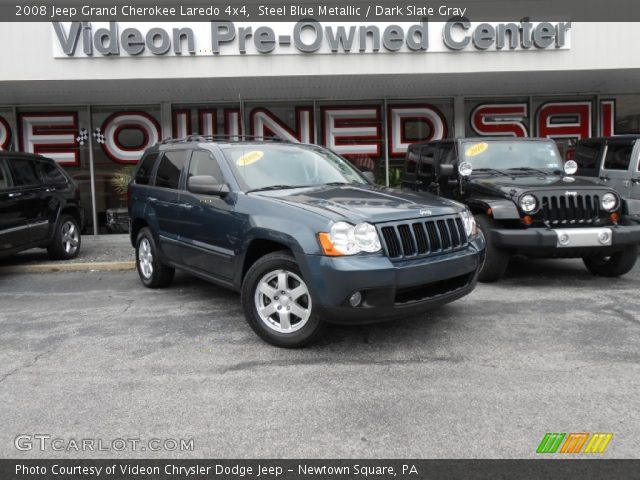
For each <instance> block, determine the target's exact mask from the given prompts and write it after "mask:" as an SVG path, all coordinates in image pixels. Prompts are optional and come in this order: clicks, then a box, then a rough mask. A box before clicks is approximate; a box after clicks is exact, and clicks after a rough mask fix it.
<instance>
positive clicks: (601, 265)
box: [582, 245, 638, 277]
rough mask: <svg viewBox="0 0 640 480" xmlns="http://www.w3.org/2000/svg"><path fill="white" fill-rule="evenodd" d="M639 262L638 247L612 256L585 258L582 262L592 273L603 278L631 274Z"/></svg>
mask: <svg viewBox="0 0 640 480" xmlns="http://www.w3.org/2000/svg"><path fill="white" fill-rule="evenodd" d="M637 260H638V245H631V246H629V247H627V248H626V249H624V250H622V251H620V252H616V253H613V254H611V255H605V254H601V253H599V254H596V255H591V256H589V257H584V258H583V259H582V261H583V262H584V264H585V266H586V267H587V269H589V271H590V272H591V273H593V274H594V275H599V276H601V277H619V276H620V275H624V274H625V273H627V272H629V271H630V270H631V269H632V268H633V266H634V265H635V264H636V261H637Z"/></svg>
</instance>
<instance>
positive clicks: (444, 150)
mask: <svg viewBox="0 0 640 480" xmlns="http://www.w3.org/2000/svg"><path fill="white" fill-rule="evenodd" d="M455 153H456V149H455V145H454V144H453V143H445V144H444V145H442V146H441V147H440V155H439V156H438V163H444V164H452V163H454V162H455V161H456V155H455Z"/></svg>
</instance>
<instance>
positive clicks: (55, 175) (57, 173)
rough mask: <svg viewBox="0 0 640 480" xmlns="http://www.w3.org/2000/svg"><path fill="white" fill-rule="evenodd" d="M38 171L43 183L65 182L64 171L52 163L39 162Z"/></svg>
mask: <svg viewBox="0 0 640 480" xmlns="http://www.w3.org/2000/svg"><path fill="white" fill-rule="evenodd" d="M40 171H41V172H42V180H44V182H45V183H56V184H57V183H67V178H66V177H65V176H64V173H62V170H61V169H60V167H58V166H57V165H56V164H54V163H49V162H40Z"/></svg>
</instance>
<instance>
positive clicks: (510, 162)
mask: <svg viewBox="0 0 640 480" xmlns="http://www.w3.org/2000/svg"><path fill="white" fill-rule="evenodd" d="M462 154H463V157H464V161H465V162H468V163H470V164H471V166H472V167H473V169H474V170H478V169H481V168H492V169H495V170H507V169H509V168H536V169H543V170H547V169H551V170H562V160H561V158H560V154H559V153H558V149H557V148H556V145H555V143H553V142H532V141H512V142H508V141H499V142H492V141H484V142H483V141H476V142H465V143H463V145H462Z"/></svg>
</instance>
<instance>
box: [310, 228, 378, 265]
mask: <svg viewBox="0 0 640 480" xmlns="http://www.w3.org/2000/svg"><path fill="white" fill-rule="evenodd" d="M319 238H320V244H321V245H322V249H323V250H324V253H325V255H330V256H333V257H336V256H340V255H355V254H356V253H361V252H367V253H373V252H377V251H379V250H380V249H381V248H382V247H381V245H380V237H378V232H377V231H376V227H374V226H373V225H371V224H370V223H359V224H358V225H356V226H355V227H354V226H353V225H351V224H350V223H347V222H337V223H334V224H333V225H332V226H331V230H330V231H329V233H320V234H319Z"/></svg>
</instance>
